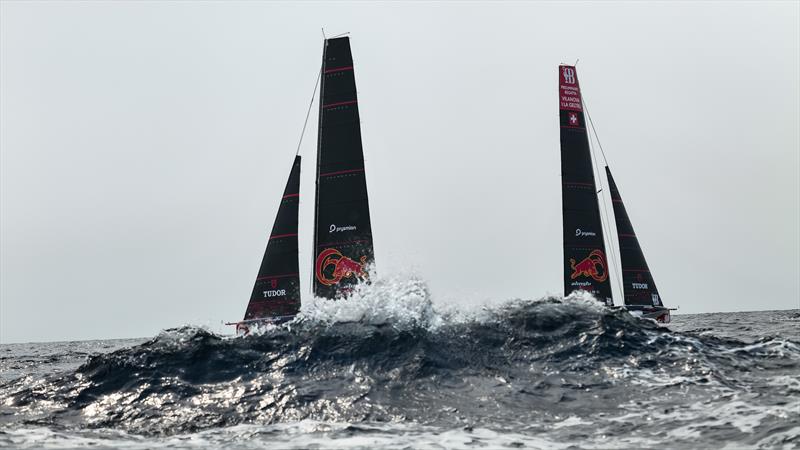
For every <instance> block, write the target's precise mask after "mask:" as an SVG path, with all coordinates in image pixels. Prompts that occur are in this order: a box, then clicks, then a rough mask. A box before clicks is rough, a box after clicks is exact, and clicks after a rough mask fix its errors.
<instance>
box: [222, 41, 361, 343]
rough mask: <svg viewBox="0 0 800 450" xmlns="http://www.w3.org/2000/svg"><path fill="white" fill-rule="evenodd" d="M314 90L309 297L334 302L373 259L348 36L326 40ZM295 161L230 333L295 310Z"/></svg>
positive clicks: (297, 298) (297, 167)
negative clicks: (316, 116)
mask: <svg viewBox="0 0 800 450" xmlns="http://www.w3.org/2000/svg"><path fill="white" fill-rule="evenodd" d="M319 85H320V94H319V124H318V128H317V167H316V195H315V201H314V239H313V242H314V248H313V253H312V255H313V256H314V259H313V260H314V267H313V268H312V269H313V270H312V281H311V286H312V290H313V293H314V295H315V296H317V297H323V298H331V299H333V298H340V297H342V296H346V295H347V294H348V293H349V292H350V291H351V290H352V289H353V286H354V285H355V284H356V283H358V282H361V281H364V280H368V279H369V275H370V271H371V270H373V267H374V261H375V256H374V255H375V253H374V249H373V244H372V225H371V222H370V215H369V200H368V197H367V182H366V174H365V170H364V152H363V149H362V145H361V123H360V117H359V112H358V98H357V95H356V83H355V73H354V69H353V57H352V54H351V51H350V39H349V38H348V37H347V36H343V37H336V38H331V39H325V45H324V49H323V57H322V68H321V72H320V80H319ZM315 90H316V86H315ZM309 109H310V106H309ZM301 139H302V137H301ZM298 152H299V146H298ZM300 161H301V157H300V155H299V154H298V155H297V156H296V157H295V160H294V163H293V164H292V168H291V171H290V173H289V180H288V182H287V183H286V188H285V190H284V193H283V197H282V198H281V204H280V206H279V208H278V213H277V215H276V217H275V223H274V225H273V228H272V233H271V234H270V236H269V239H268V242H267V248H266V250H265V251H264V257H263V259H262V261H261V266H260V268H259V270H258V275H257V276H256V281H255V284H254V286H253V290H252V292H251V294H250V301H249V303H248V305H247V309H246V311H245V315H244V318H243V319H242V320H241V321H239V322H233V323H228V325H235V326H236V332H237V334H247V333H249V332H250V330H251V329H252V328H253V327H254V326H255V327H257V326H260V325H263V324H268V323H281V322H285V321H287V320H291V319H292V318H293V317H294V316H295V315H297V313H298V312H299V310H300V304H301V295H300V274H299V272H300V269H299V262H298V241H297V239H298V236H297V235H298V212H299V200H300V192H299V191H300Z"/></svg>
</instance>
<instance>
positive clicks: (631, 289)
mask: <svg viewBox="0 0 800 450" xmlns="http://www.w3.org/2000/svg"><path fill="white" fill-rule="evenodd" d="M606 177H607V178H608V185H609V189H610V193H611V203H612V205H613V207H614V219H615V222H616V226H617V238H618V241H619V252H620V264H621V266H622V284H623V291H624V296H625V305H628V306H648V307H653V306H655V307H663V304H662V302H661V297H660V296H659V294H658V289H657V288H656V283H655V281H654V280H653V275H652V273H650V267H649V266H648V265H647V260H645V257H644V253H643V252H642V247H641V245H640V244H639V238H637V237H636V232H635V231H634V229H633V224H632V223H631V220H630V217H628V212H627V210H626V209H625V204H624V203H623V202H622V196H621V195H620V192H619V189H618V188H617V183H616V182H615V181H614V177H613V176H612V175H611V169H609V167H608V166H606Z"/></svg>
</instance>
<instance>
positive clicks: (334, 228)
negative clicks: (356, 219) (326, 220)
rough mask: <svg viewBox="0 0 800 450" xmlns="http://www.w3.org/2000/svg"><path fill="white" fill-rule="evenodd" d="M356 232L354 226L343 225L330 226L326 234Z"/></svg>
mask: <svg viewBox="0 0 800 450" xmlns="http://www.w3.org/2000/svg"><path fill="white" fill-rule="evenodd" d="M354 230H356V226H355V225H345V226H343V227H337V226H336V225H334V224H331V226H330V228H328V233H340V232H342V231H354Z"/></svg>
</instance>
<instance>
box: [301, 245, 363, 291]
mask: <svg viewBox="0 0 800 450" xmlns="http://www.w3.org/2000/svg"><path fill="white" fill-rule="evenodd" d="M366 265H367V257H366V256H362V257H361V258H360V261H355V260H353V259H351V258H348V257H347V256H344V255H342V252H340V251H339V250H336V249H335V248H327V249H325V250H323V251H322V252H321V253H320V254H319V256H317V262H316V264H315V265H314V266H315V267H314V273H315V275H316V277H317V281H319V282H320V283H322V284H324V285H325V286H332V285H334V284H337V283H339V282H340V281H342V279H343V278H351V277H353V276H355V277H358V278H366V277H367V271H366V270H364V267H366Z"/></svg>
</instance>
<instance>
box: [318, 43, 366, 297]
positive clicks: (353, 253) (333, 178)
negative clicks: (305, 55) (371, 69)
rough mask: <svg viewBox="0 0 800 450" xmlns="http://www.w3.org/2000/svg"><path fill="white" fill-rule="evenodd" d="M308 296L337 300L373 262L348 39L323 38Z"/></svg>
mask: <svg viewBox="0 0 800 450" xmlns="http://www.w3.org/2000/svg"><path fill="white" fill-rule="evenodd" d="M316 185H317V186H316V189H317V191H316V199H315V203H314V249H313V255H314V268H313V269H314V270H313V274H312V277H313V283H312V286H313V292H314V294H315V295H317V296H318V297H326V298H336V297H337V296H339V295H342V294H344V293H346V292H347V290H348V286H352V285H353V284H354V283H356V282H358V281H359V280H361V279H366V278H368V270H369V267H370V266H371V265H372V264H373V263H374V259H375V257H374V250H373V246H372V225H371V223H370V216H369V201H368V198H367V182H366V177H365V173H364V152H363V149H362V146H361V124H360V118H359V114H358V98H357V95H356V82H355V74H354V71H353V57H352V55H351V53H350V39H349V38H348V37H340V38H335V39H327V40H325V48H324V50H323V57H322V82H321V89H320V102H319V133H318V137H317V174H316Z"/></svg>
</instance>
